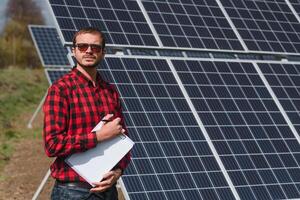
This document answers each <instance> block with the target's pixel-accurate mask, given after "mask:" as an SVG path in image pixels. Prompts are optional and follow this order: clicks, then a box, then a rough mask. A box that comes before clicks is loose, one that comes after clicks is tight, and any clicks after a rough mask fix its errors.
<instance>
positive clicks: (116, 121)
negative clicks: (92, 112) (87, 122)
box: [113, 117, 121, 124]
mask: <svg viewBox="0 0 300 200" xmlns="http://www.w3.org/2000/svg"><path fill="white" fill-rule="evenodd" d="M113 122H115V123H116V124H119V123H120V122H121V118H120V117H117V118H116V119H114V120H113Z"/></svg>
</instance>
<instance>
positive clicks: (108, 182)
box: [90, 168, 122, 192]
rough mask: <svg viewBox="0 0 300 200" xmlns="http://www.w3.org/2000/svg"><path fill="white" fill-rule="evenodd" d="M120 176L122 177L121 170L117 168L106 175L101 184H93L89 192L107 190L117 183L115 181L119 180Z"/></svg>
mask: <svg viewBox="0 0 300 200" xmlns="http://www.w3.org/2000/svg"><path fill="white" fill-rule="evenodd" d="M121 175H122V170H121V169H119V168H117V169H115V170H112V171H110V172H108V173H106V174H105V175H104V177H103V180H102V181H101V182H96V183H93V184H94V185H95V187H94V188H92V189H91V190H90V191H91V192H104V191H105V190H107V189H109V188H110V187H111V186H113V185H114V184H115V183H116V182H117V180H118V179H119V178H120V176H121Z"/></svg>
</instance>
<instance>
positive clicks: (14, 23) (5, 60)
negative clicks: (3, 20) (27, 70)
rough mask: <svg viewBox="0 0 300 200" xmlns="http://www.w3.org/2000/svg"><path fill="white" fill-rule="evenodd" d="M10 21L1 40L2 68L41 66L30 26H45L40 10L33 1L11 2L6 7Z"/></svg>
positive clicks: (0, 61) (16, 0)
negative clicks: (29, 29) (10, 66)
mask: <svg viewBox="0 0 300 200" xmlns="http://www.w3.org/2000/svg"><path fill="white" fill-rule="evenodd" d="M6 17H7V19H8V21H7V24H6V26H5V27H4V30H3V34H2V35H1V36H2V37H1V38H0V44H1V48H0V67H4V66H9V65H16V66H21V67H37V66H40V62H39V58H38V55H37V53H36V49H35V47H34V45H33V43H32V39H31V37H30V33H29V31H28V24H44V19H43V17H42V13H41V11H40V8H39V7H38V6H37V5H36V3H35V2H34V1H33V0H26V1H24V0H10V1H9V2H8V4H7V7H6Z"/></svg>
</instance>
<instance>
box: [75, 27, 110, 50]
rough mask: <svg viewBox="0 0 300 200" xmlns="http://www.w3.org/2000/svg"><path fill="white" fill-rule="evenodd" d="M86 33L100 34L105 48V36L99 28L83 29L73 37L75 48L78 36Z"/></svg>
mask: <svg viewBox="0 0 300 200" xmlns="http://www.w3.org/2000/svg"><path fill="white" fill-rule="evenodd" d="M84 33H92V34H99V35H100V37H101V38H102V47H103V48H105V36H104V34H103V33H102V31H100V30H99V29H98V28H95V27H86V28H82V29H80V30H79V31H77V32H76V33H75V34H74V36H73V47H75V45H76V38H77V36H78V35H80V34H84Z"/></svg>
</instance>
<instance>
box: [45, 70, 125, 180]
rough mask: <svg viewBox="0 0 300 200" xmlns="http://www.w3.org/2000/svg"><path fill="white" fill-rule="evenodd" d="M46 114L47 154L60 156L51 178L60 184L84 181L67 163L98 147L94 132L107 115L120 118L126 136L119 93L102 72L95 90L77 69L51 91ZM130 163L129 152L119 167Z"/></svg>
mask: <svg viewBox="0 0 300 200" xmlns="http://www.w3.org/2000/svg"><path fill="white" fill-rule="evenodd" d="M43 111H44V132H43V137H44V142H45V151H46V154H47V155H48V156H49V157H57V158H56V160H55V161H54V162H53V164H52V165H51V167H50V168H51V175H52V177H54V178H55V179H58V180H61V181H84V179H83V178H82V177H80V176H79V175H78V174H77V173H76V172H75V171H74V170H73V169H72V168H70V167H69V166H68V165H67V164H66V163H65V162H64V160H65V158H66V157H67V156H69V155H71V154H73V153H76V152H82V151H86V150H88V149H90V148H93V147H95V146H96V145H97V138H96V134H95V133H92V132H91V130H92V129H93V128H94V126H96V124H97V123H98V122H99V121H100V120H101V119H102V118H103V117H104V116H105V115H106V114H109V113H113V114H114V118H116V117H120V118H121V124H122V126H123V128H124V129H125V130H126V132H125V134H127V129H126V127H125V124H124V118H123V115H122V111H121V103H120V99H119V95H118V92H117V91H116V89H115V88H114V87H113V86H112V85H110V84H108V83H107V82H105V81H104V80H103V79H101V77H100V74H99V73H97V78H96V86H95V87H94V86H93V83H92V82H91V81H90V80H89V79H88V78H87V77H85V76H84V75H83V74H82V73H81V72H80V71H78V70H77V69H76V67H74V68H73V69H72V71H71V72H70V73H68V74H66V75H65V76H63V77H62V78H61V79H59V80H58V81H57V82H55V83H53V84H52V86H51V87H50V88H49V90H48V95H47V97H46V100H45V103H44V107H43ZM129 162H130V154H129V153H128V154H127V155H126V156H124V158H123V159H122V160H121V161H120V162H119V163H118V164H117V166H116V167H118V168H121V169H122V170H124V169H125V168H126V167H127V165H128V163H129Z"/></svg>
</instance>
